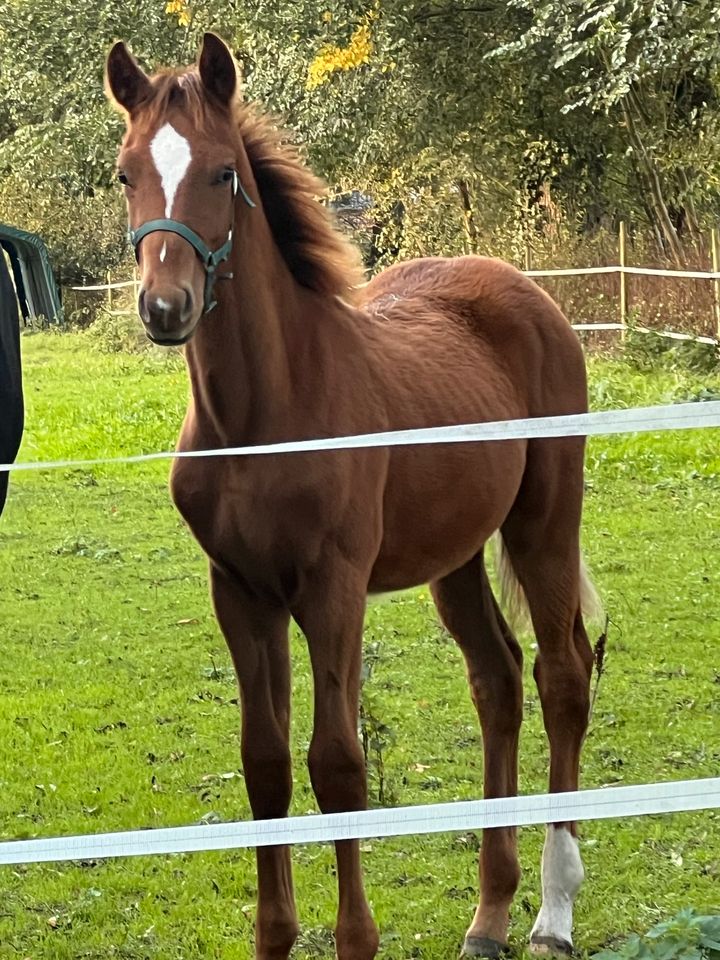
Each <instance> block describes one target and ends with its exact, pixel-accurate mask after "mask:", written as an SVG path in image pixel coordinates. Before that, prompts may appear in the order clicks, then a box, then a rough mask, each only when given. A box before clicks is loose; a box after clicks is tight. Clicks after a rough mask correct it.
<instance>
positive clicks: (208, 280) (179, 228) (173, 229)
mask: <svg viewBox="0 0 720 960" xmlns="http://www.w3.org/2000/svg"><path fill="white" fill-rule="evenodd" d="M238 191H239V192H240V193H241V194H242V197H243V200H244V201H245V203H246V204H247V205H248V206H249V207H254V206H255V204H254V203H253V201H252V200H251V199H250V197H249V196H248V194H247V192H246V190H245V188H244V187H243V185H242V184H241V183H240V181H239V179H238V175H237V173H236V174H235V175H234V177H233V200H234V199H235V196H236V195H237V193H238ZM158 232H164V233H177V235H178V236H180V237H182V238H183V240H187V242H188V243H189V244H190V246H191V247H192V248H193V249H194V250H195V252H196V253H197V255H198V257H199V258H200V262H201V263H202V265H203V267H204V268H205V290H204V293H203V313H204V314H205V313H209V312H210V311H211V310H212V308H213V307H214V306H216V305H217V300H213V287H214V286H215V281H216V280H217V279H218V276H224V277H232V274H221V275H219V274H218V272H217V268H218V267H219V266H220V264H221V263H223V262H224V261H225V260H227V258H228V257H229V256H230V252H231V251H232V241H233V232H232V227H231V228H230V230H229V232H228V238H227V240H226V241H225V243H224V244H223V245H222V246H221V247H218V249H217V250H211V249H210V247H209V246H208V245H207V244H206V243H205V241H204V240H203V238H202V237H201V236H200V235H199V234H197V233H195V231H194V230H191V229H190V227H188V226H186V225H185V224H184V223H181V222H180V221H179V220H168V219H165V218H163V219H160V220H146V221H145V223H143V224H141V225H140V226H139V227H138V228H137V230H133V229H128V239H129V240H130V243H131V244H132V246H133V249H134V251H135V257H136V259H138V260H139V258H140V253H139V250H138V247H139V245H140V241H141V240H142V239H143V237H146V236H147V235H148V234H149V233H158Z"/></svg>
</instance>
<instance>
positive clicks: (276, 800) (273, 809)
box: [242, 738, 292, 819]
mask: <svg viewBox="0 0 720 960" xmlns="http://www.w3.org/2000/svg"><path fill="white" fill-rule="evenodd" d="M259 746H260V745H259V744H258V743H257V742H256V743H252V742H251V741H250V739H249V738H248V740H247V741H246V740H245V739H243V746H242V759H243V773H244V775H245V786H246V787H247V792H248V798H249V800H250V807H251V809H252V812H253V816H254V817H255V818H256V819H274V818H276V817H285V816H287V812H288V809H289V807H290V800H291V797H292V770H291V760H290V751H289V749H288V747H287V745H286V744H285V743H282V744H280V743H278V744H276V745H275V746H274V749H272V748H270V749H269V748H268V747H267V745H265V746H263V747H262V749H258V747H259Z"/></svg>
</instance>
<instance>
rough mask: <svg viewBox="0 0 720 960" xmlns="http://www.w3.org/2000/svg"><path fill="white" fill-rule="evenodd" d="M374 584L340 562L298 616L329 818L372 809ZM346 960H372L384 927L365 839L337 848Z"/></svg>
mask: <svg viewBox="0 0 720 960" xmlns="http://www.w3.org/2000/svg"><path fill="white" fill-rule="evenodd" d="M365 598H366V582H365V581H362V580H361V578H359V577H358V575H357V572H356V571H355V570H349V569H348V567H346V566H345V565H344V564H343V562H342V561H341V560H340V561H338V563H337V564H335V565H333V570H332V576H328V577H327V578H324V577H318V578H317V580H316V582H314V583H313V585H312V586H310V587H309V589H307V590H306V591H305V592H304V596H303V598H302V601H301V603H300V604H299V605H298V609H296V610H293V614H294V616H295V619H296V620H297V622H298V624H299V625H300V627H301V629H302V630H303V632H304V634H305V636H306V637H307V641H308V648H309V651H310V660H311V663H312V672H313V680H314V688H315V710H314V725H313V735H312V741H311V743H310V751H309V754H308V765H309V768H310V779H311V781H312V785H313V790H314V791H315V796H316V797H317V800H318V804H319V806H320V809H321V810H322V812H323V813H337V812H340V811H346V810H364V809H365V807H366V806H367V780H366V772H365V761H364V757H363V752H362V749H361V747H360V742H359V740H358V704H359V695H360V667H361V663H362V629H363V619H364V614H365ZM335 853H336V857H337V870H338V891H339V905H338V917H337V926H336V928H335V945H336V949H337V956H338V958H339V960H372V958H373V957H374V956H375V954H376V953H377V950H378V944H379V937H378V931H377V927H376V926H375V923H374V921H373V919H372V916H371V914H370V908H369V906H368V903H367V899H366V897H365V891H364V888H363V879H362V872H361V865H360V847H359V843H358V841H357V840H343V841H338V842H337V843H336V844H335Z"/></svg>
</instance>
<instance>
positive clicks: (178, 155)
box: [150, 123, 192, 218]
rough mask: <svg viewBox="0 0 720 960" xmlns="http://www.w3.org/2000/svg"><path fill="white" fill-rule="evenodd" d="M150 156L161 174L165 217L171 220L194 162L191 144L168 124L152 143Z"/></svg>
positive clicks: (159, 131)
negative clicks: (176, 196)
mask: <svg viewBox="0 0 720 960" xmlns="http://www.w3.org/2000/svg"><path fill="white" fill-rule="evenodd" d="M150 156H151V157H152V159H153V163H154V164H155V167H156V169H157V172H158V173H159V174H160V182H161V183H162V188H163V192H164V193H165V216H166V217H167V218H169V217H170V216H171V215H172V208H173V203H174V202H175V194H176V193H177V190H178V187H179V186H180V184H181V183H182V179H183V177H184V176H185V174H186V173H187V170H188V167H189V166H190V161H191V160H192V153H191V152H190V144H189V143H188V142H187V140H186V139H185V137H181V136H180V134H179V133H178V132H177V130H176V129H175V128H174V127H173V126H172V125H171V124H169V123H166V124H165V125H164V126H163V127H160V129H159V130H158V132H157V133H156V134H155V136H154V137H153V139H152V141H151V143H150Z"/></svg>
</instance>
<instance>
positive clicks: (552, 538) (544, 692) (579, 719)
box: [502, 438, 593, 954]
mask: <svg viewBox="0 0 720 960" xmlns="http://www.w3.org/2000/svg"><path fill="white" fill-rule="evenodd" d="M583 449H584V443H583V440H582V438H563V439H558V440H539V441H532V442H531V443H530V445H529V449H528V458H527V465H526V469H525V475H524V477H523V483H522V485H521V488H520V492H519V493H518V497H517V499H516V501H515V504H514V505H513V508H512V510H511V511H510V514H509V515H508V518H507V519H506V521H505V523H504V525H503V527H502V536H503V541H504V543H505V548H506V550H507V553H508V556H509V558H510V562H511V564H512V568H513V570H514V572H515V575H516V576H517V578H518V580H519V582H520V584H521V586H522V588H523V590H524V592H525V596H526V598H527V602H528V606H529V608H530V615H531V617H532V622H533V627H534V630H535V635H536V638H537V642H538V655H537V659H536V661H535V669H534V675H535V680H536V683H537V686H538V691H539V694H540V700H541V703H542V710H543V720H544V723H545V729H546V731H547V735H548V739H549V742H550V784H549V787H550V791H551V792H552V793H557V792H562V791H569V790H576V789H577V787H578V778H579V766H580V751H581V748H582V744H583V740H584V737H585V733H586V730H587V724H588V713H589V704H590V678H591V674H592V665H593V654H592V650H591V647H590V644H589V642H588V638H587V634H586V632H585V627H584V625H583V620H582V613H581V577H582V572H581V562H580V516H581V510H582V494H583ZM582 880H583V867H582V862H581V859H580V853H579V850H578V843H577V839H576V830H575V824H574V823H570V824H561V825H558V826H555V827H552V826H551V827H549V828H548V831H547V837H546V842H545V848H544V850H543V861H542V890H543V900H542V907H541V909H540V913H539V915H538V918H537V920H536V922H535V925H534V927H533V930H532V933H531V936H530V946H531V949H532V950H533V952H535V953H555V954H558V953H560V954H564V953H569V952H570V951H571V950H572V914H573V902H574V900H575V897H576V895H577V892H578V890H579V888H580V884H581V883H582Z"/></svg>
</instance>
